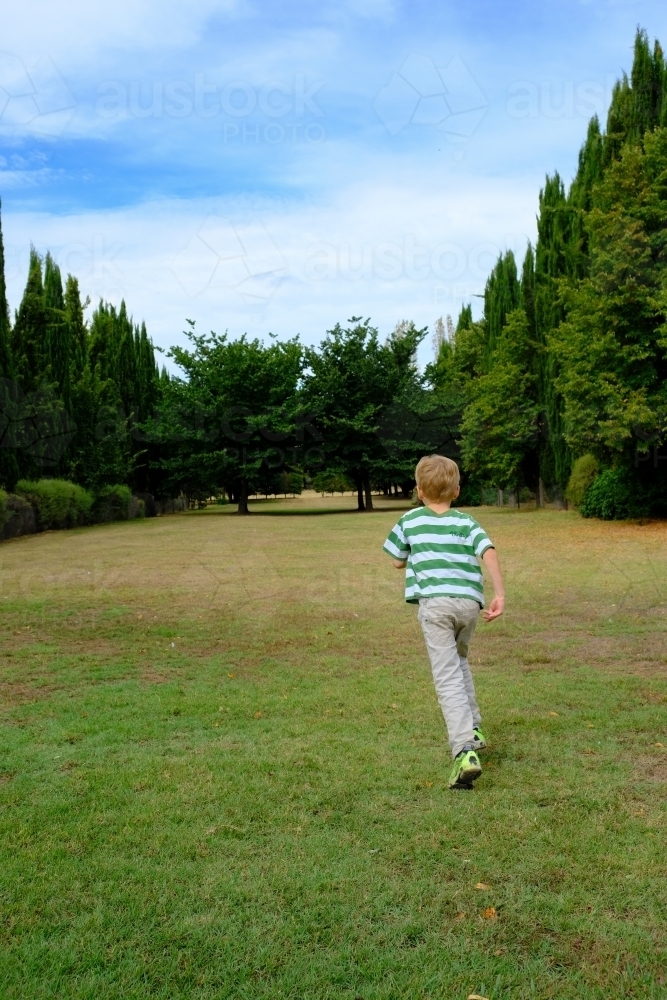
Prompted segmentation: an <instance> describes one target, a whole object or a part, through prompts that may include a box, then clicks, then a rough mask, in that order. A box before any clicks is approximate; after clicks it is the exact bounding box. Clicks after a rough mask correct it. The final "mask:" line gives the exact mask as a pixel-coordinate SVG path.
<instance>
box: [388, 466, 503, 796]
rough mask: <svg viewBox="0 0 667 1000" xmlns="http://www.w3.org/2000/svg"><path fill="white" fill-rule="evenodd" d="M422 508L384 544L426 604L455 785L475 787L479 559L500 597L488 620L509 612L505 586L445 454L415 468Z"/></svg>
mask: <svg viewBox="0 0 667 1000" xmlns="http://www.w3.org/2000/svg"><path fill="white" fill-rule="evenodd" d="M415 478H416V480H417V494H418V496H419V499H420V500H422V501H423V503H424V506H423V507H417V508H415V509H414V510H410V511H408V513H407V514H404V515H403V517H402V518H401V519H400V520H399V522H398V524H396V525H395V526H394V528H393V529H392V530H391V532H390V533H389V537H388V538H387V541H386V542H385V543H384V551H385V552H387V553H388V554H389V555H390V556H391V557H392V561H393V564H394V566H396V568H397V569H403V568H404V567H405V599H406V601H408V603H410V604H418V605H419V614H418V617H419V621H420V624H421V627H422V630H423V632H424V639H425V640H426V649H427V650H428V655H429V659H430V661H431V670H432V672H433V681H434V683H435V690H436V694H437V696H438V701H439V702H440V708H441V709H442V714H443V716H444V717H445V723H446V726H447V733H448V736H449V745H450V747H451V751H452V756H453V757H454V767H453V769H452V773H451V775H450V779H449V787H450V788H472V784H473V781H475V780H476V779H477V778H479V776H480V774H481V773H482V768H481V765H480V763H479V756H478V752H479V751H480V750H483V749H484V748H485V747H486V740H485V738H484V736H483V734H482V730H481V729H480V726H481V724H482V717H481V715H480V712H479V708H478V706H477V699H476V698H475V687H474V684H473V681H472V676H471V673H470V667H469V665H468V647H469V645H470V641H471V639H472V636H473V633H474V631H475V625H476V624H477V616H478V614H479V612H480V610H481V609H482V608H483V607H484V578H483V575H482V570H481V566H480V560H481V562H483V563H484V564H485V566H486V567H487V569H488V571H489V575H490V577H491V582H492V583H493V587H494V591H495V596H494V598H493V600H492V601H491V604H490V605H489V608H488V610H487V611H485V612H484V618H485V620H486V621H487V622H491V621H493V620H494V619H495V618H498V617H499V616H500V615H502V613H503V610H504V608H505V590H504V587H503V578H502V574H501V572H500V565H499V563H498V556H497V554H496V550H495V548H494V546H493V543H492V541H491V539H490V538H489V537H488V535H487V534H486V532H485V531H484V529H483V528H482V527H480V525H479V524H478V523H477V521H475V519H474V518H473V517H470V515H469V514H462V513H461V512H460V511H458V510H452V509H451V504H452V502H453V501H454V500H456V498H457V497H458V495H459V468H458V466H457V464H456V462H453V461H452V460H451V459H450V458H444V457H443V456H442V455H429V456H428V457H426V458H422V459H421V461H420V462H419V463H418V465H417V469H416V471H415Z"/></svg>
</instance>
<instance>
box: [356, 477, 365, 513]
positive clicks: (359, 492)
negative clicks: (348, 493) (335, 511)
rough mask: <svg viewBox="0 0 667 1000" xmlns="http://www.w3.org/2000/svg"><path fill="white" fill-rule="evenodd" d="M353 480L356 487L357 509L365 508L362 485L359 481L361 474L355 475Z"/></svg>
mask: <svg viewBox="0 0 667 1000" xmlns="http://www.w3.org/2000/svg"><path fill="white" fill-rule="evenodd" d="M354 482H355V485H356V487H357V510H365V509H366V508H365V507H364V487H363V484H362V482H361V476H355V477H354Z"/></svg>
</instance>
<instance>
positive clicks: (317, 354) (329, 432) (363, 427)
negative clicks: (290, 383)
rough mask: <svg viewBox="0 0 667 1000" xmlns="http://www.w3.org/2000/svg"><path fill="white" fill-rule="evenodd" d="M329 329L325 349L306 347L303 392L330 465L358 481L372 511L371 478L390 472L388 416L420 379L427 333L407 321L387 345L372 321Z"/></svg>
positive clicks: (361, 498) (362, 503)
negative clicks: (419, 353)
mask: <svg viewBox="0 0 667 1000" xmlns="http://www.w3.org/2000/svg"><path fill="white" fill-rule="evenodd" d="M350 323H351V324H352V325H351V326H348V327H345V328H343V327H341V325H340V324H336V326H335V327H334V328H333V329H332V330H329V331H328V333H327V336H326V337H325V339H324V340H323V341H322V343H321V345H320V348H319V350H315V349H313V348H309V349H307V350H306V352H305V355H306V364H307V368H306V380H305V385H304V391H303V397H304V400H305V403H306V406H307V407H310V408H312V409H313V411H314V412H315V413H316V414H317V425H318V427H319V428H320V429H321V432H322V434H323V437H324V441H323V449H324V452H325V455H326V462H327V468H328V469H329V470H330V471H332V472H341V473H343V475H344V476H346V477H347V478H349V479H350V480H351V481H352V482H354V484H355V488H356V490H357V505H358V509H359V510H372V509H373V500H372V496H371V480H372V479H373V477H374V474H375V473H377V476H378V478H379V477H381V476H382V475H383V474H385V473H386V459H387V450H386V448H385V447H384V446H383V444H382V441H381V439H380V437H379V436H378V430H379V427H380V423H381V421H382V417H383V415H384V414H386V413H387V412H388V411H389V410H390V408H391V407H392V406H393V405H395V404H396V403H397V402H398V401H399V399H400V398H401V395H402V394H403V393H404V392H405V391H406V390H407V387H408V386H409V385H413V386H414V385H416V384H417V383H418V373H417V369H416V365H415V362H414V356H415V351H416V350H417V347H418V345H419V343H420V342H421V340H422V339H423V338H424V336H425V334H426V330H417V329H416V328H415V326H414V324H406V325H405V327H402V328H401V329H400V330H399V331H395V332H394V334H393V335H392V336H391V337H390V338H389V339H388V340H387V342H386V343H384V344H381V343H380V340H379V337H378V331H377V329H376V328H375V327H372V326H371V325H370V320H368V319H367V320H362V319H361V317H360V316H353V317H352V318H351V320H350Z"/></svg>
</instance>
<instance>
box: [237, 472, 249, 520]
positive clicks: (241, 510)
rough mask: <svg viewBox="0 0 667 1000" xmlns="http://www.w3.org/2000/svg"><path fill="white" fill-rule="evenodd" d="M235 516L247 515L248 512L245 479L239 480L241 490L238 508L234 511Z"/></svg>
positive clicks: (246, 483)
mask: <svg viewBox="0 0 667 1000" xmlns="http://www.w3.org/2000/svg"><path fill="white" fill-rule="evenodd" d="M236 513H237V514H249V513H250V511H249V510H248V481H247V480H246V479H242V480H241V489H240V490H239V507H238V510H237V511H236Z"/></svg>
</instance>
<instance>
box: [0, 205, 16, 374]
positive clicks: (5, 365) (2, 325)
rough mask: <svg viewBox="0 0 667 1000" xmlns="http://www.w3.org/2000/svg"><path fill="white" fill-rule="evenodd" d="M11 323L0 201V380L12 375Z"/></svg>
mask: <svg viewBox="0 0 667 1000" xmlns="http://www.w3.org/2000/svg"><path fill="white" fill-rule="evenodd" d="M11 332H12V331H11V323H10V321H9V303H8V302H7V285H6V282H5V245H4V241H3V238H2V201H0V378H11V377H12V375H13V365H12V355H11Z"/></svg>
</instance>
